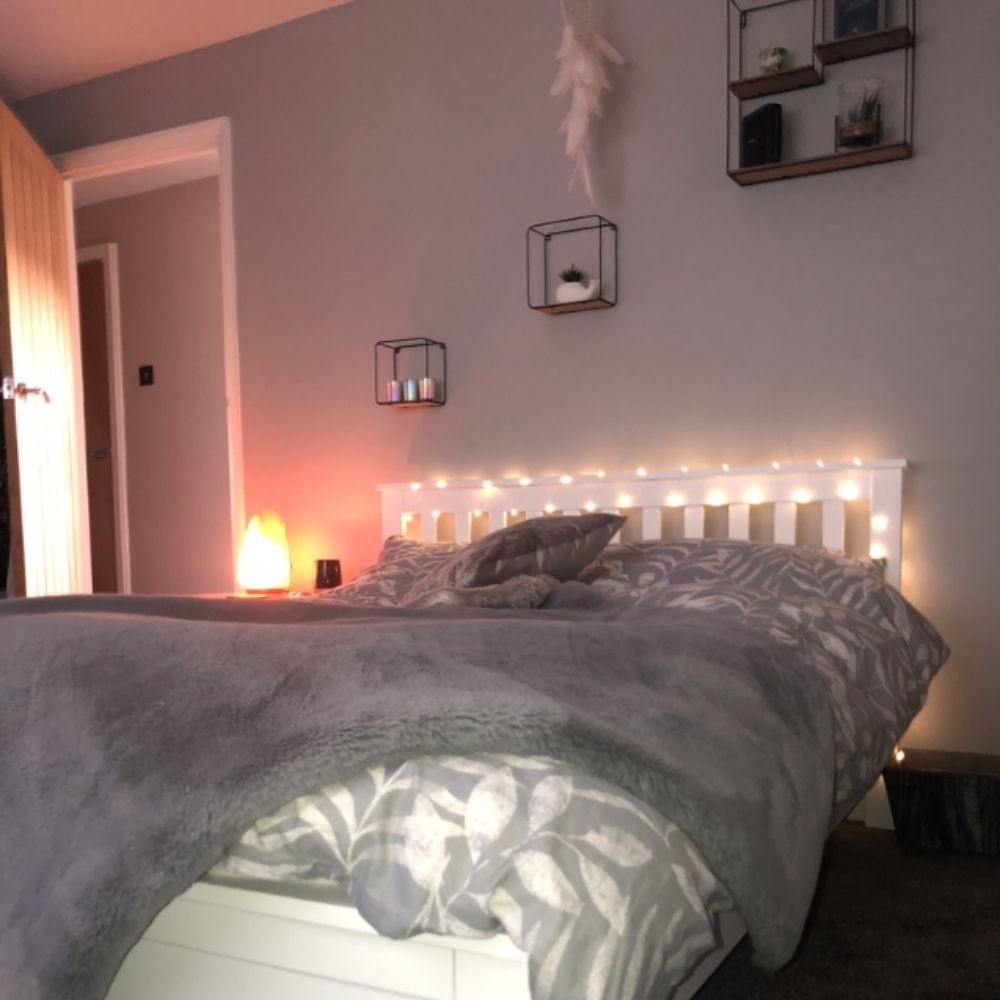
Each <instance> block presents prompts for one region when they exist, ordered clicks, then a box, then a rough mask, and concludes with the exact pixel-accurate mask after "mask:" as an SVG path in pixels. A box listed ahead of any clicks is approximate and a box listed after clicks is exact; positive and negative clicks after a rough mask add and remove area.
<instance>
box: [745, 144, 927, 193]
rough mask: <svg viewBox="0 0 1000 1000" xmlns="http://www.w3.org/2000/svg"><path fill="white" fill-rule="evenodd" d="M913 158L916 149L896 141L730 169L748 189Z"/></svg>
mask: <svg viewBox="0 0 1000 1000" xmlns="http://www.w3.org/2000/svg"><path fill="white" fill-rule="evenodd" d="M911 156H913V149H912V148H911V146H910V144H909V143H907V142H896V143H891V144H889V145H886V146H871V147H869V148H867V149H852V150H851V151H850V152H847V153H828V154H827V155H825V156H813V157H810V158H809V159H807V160H786V161H785V162H784V163H766V164H764V165H763V166H761V167H741V168H740V169H739V170H730V171H729V176H730V177H732V179H733V180H734V181H736V183H737V184H740V185H742V186H744V187H746V186H749V185H751V184H766V183H768V182H769V181H783V180H787V179H788V178H790V177H807V176H809V175H810V174H826V173H831V172H832V171H835V170H850V169H852V168H853V167H866V166H868V165H869V164H872V163H891V162H893V161H894V160H908V159H909V158H910V157H911Z"/></svg>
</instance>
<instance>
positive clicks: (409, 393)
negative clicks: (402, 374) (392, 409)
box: [403, 378, 420, 403]
mask: <svg viewBox="0 0 1000 1000" xmlns="http://www.w3.org/2000/svg"><path fill="white" fill-rule="evenodd" d="M419 391H420V390H419V388H418V386H417V380H416V379H415V378H407V379H403V400H404V402H407V403H415V402H416V401H417V400H418V399H419V398H420V396H419Z"/></svg>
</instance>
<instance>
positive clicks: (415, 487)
mask: <svg viewBox="0 0 1000 1000" xmlns="http://www.w3.org/2000/svg"><path fill="white" fill-rule="evenodd" d="M410 489H411V490H413V492H414V493H416V492H417V490H419V489H420V483H410Z"/></svg>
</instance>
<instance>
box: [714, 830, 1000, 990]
mask: <svg viewBox="0 0 1000 1000" xmlns="http://www.w3.org/2000/svg"><path fill="white" fill-rule="evenodd" d="M847 998H851V1000H1000V857H996V856H982V855H979V856H977V855H963V854H950V853H945V852H938V851H933V852H932V851H912V850H905V849H903V848H900V847H899V846H898V845H897V843H896V839H895V836H894V834H892V833H891V832H886V831H882V830H867V829H865V828H864V827H863V826H861V825H860V824H857V823H844V824H843V825H842V826H841V827H840V828H839V829H837V830H836V831H835V832H834V834H833V836H832V837H831V838H830V841H829V843H828V844H827V851H826V859H825V862H824V867H823V874H822V875H821V878H820V884H819V888H818V891H817V894H816V902H815V904H814V906H813V912H812V915H811V917H810V921H809V925H808V926H807V928H806V932H805V935H804V937H803V940H802V944H801V946H800V948H799V951H798V954H797V955H796V957H795V959H794V960H793V961H792V962H791V963H789V964H788V965H787V966H785V968H784V969H782V970H780V971H778V972H762V971H761V970H759V969H757V968H755V967H754V966H753V964H752V961H751V949H750V946H749V944H748V943H747V941H746V940H744V941H743V942H742V943H741V944H740V946H739V947H738V948H737V949H736V950H735V951H734V952H733V954H732V955H731V956H730V957H729V958H728V959H727V960H726V961H725V962H724V963H723V965H722V966H721V967H720V968H719V970H718V972H716V974H715V975H714V976H713V977H712V978H711V979H710V980H709V981H708V983H707V984H706V985H705V987H704V988H703V990H702V991H701V992H700V993H699V994H698V1000H847Z"/></svg>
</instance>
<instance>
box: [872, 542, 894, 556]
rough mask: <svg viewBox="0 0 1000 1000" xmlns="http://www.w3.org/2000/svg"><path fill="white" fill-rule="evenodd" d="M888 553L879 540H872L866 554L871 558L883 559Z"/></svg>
mask: <svg viewBox="0 0 1000 1000" xmlns="http://www.w3.org/2000/svg"><path fill="white" fill-rule="evenodd" d="M888 554H889V551H888V549H886V547H885V546H884V545H883V544H882V543H881V542H872V544H871V545H870V546H869V547H868V555H870V556H871V557H872V559H885V558H886V557H887V556H888Z"/></svg>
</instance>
